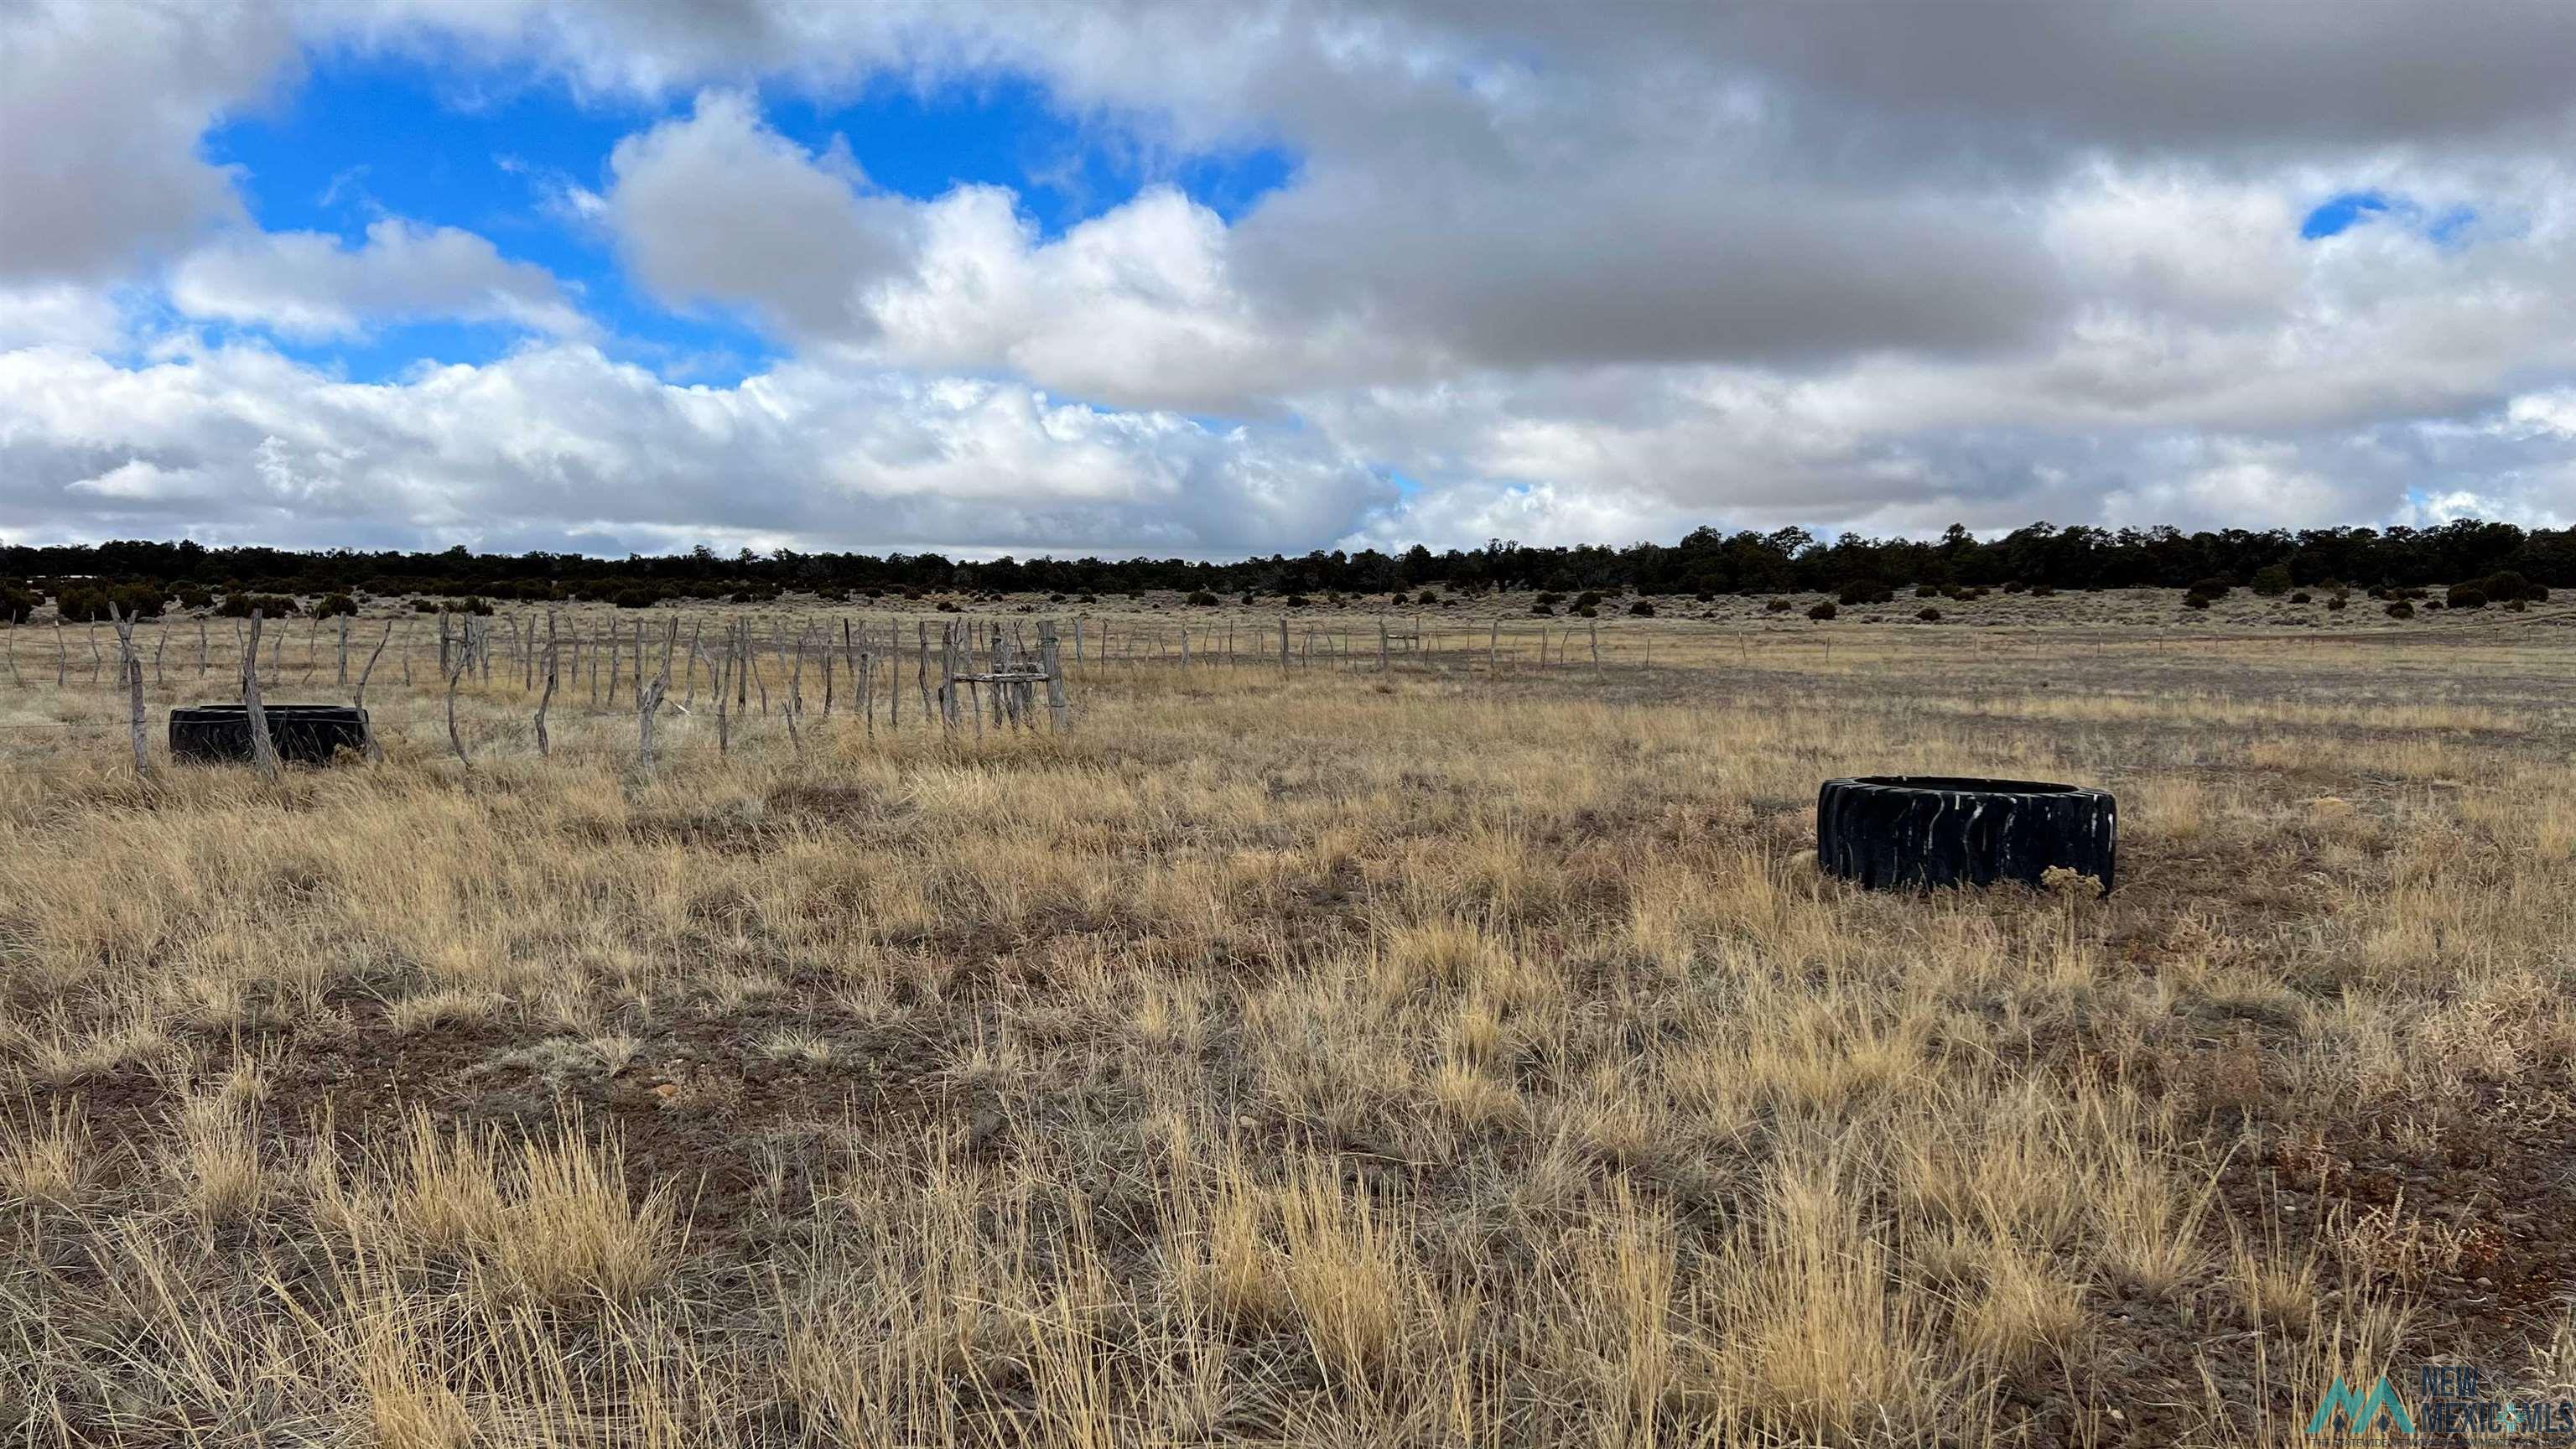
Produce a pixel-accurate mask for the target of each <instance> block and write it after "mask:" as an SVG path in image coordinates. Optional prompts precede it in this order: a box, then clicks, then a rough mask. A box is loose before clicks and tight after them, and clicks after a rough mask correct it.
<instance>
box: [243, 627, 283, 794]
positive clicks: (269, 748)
mask: <svg viewBox="0 0 2576 1449" xmlns="http://www.w3.org/2000/svg"><path fill="white" fill-rule="evenodd" d="M259 614H260V611H259V610H257V609H253V610H251V611H250V644H249V646H248V647H247V648H245V649H244V650H243V651H242V673H241V687H242V712H243V713H245V714H247V715H249V716H250V762H251V765H252V766H253V767H254V768H255V769H257V770H258V771H259V773H260V775H261V776H262V777H263V778H265V779H270V780H274V779H276V778H277V742H276V741H274V740H272V739H270V738H269V737H268V711H267V710H264V709H262V708H260V707H259V623H260V618H259Z"/></svg>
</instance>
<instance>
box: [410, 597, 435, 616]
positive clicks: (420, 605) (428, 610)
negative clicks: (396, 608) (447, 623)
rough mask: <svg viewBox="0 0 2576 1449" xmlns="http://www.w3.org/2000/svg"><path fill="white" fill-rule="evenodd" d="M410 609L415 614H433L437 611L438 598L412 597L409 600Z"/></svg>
mask: <svg viewBox="0 0 2576 1449" xmlns="http://www.w3.org/2000/svg"><path fill="white" fill-rule="evenodd" d="M411 611H412V612H413V613H415V614H435V613H437V612H438V600H436V599H414V600H412V601H411Z"/></svg>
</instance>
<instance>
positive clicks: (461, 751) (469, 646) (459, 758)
mask: <svg viewBox="0 0 2576 1449" xmlns="http://www.w3.org/2000/svg"><path fill="white" fill-rule="evenodd" d="M473 641H474V631H473V626H472V625H470V624H469V625H468V626H466V629H465V631H464V639H463V642H462V643H460V644H459V645H458V647H457V648H456V649H455V650H454V651H453V653H452V654H451V655H450V657H449V659H448V663H447V743H448V746H449V748H451V749H453V750H455V751H456V762H457V763H458V764H460V765H463V766H464V767H465V768H467V769H469V770H470V769H472V768H474V761H473V760H472V759H471V758H469V757H468V756H467V755H466V753H465V736H464V735H462V734H459V733H458V732H457V729H456V687H457V685H459V684H461V683H463V682H464V680H465V673H466V671H467V670H469V669H472V668H473V667H474V647H473ZM441 642H444V641H441Z"/></svg>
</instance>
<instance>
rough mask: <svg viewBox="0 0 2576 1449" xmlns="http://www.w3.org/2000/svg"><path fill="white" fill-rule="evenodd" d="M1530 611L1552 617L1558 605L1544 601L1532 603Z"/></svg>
mask: <svg viewBox="0 0 2576 1449" xmlns="http://www.w3.org/2000/svg"><path fill="white" fill-rule="evenodd" d="M1530 612H1531V613H1533V614H1538V615H1542V616H1550V617H1552V616H1553V615H1554V614H1555V613H1556V605H1554V604H1544V603H1542V604H1532V605H1530Z"/></svg>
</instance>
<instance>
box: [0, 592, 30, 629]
mask: <svg viewBox="0 0 2576 1449" xmlns="http://www.w3.org/2000/svg"><path fill="white" fill-rule="evenodd" d="M34 612H36V596H35V595H34V594H31V593H29V592H27V591H26V590H25V589H19V588H7V589H0V620H6V621H7V622H9V623H12V624H24V623H26V622H27V616H28V615H30V614H33V613H34Z"/></svg>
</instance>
